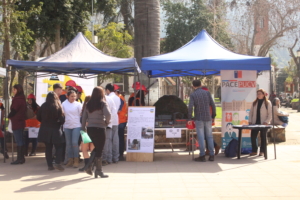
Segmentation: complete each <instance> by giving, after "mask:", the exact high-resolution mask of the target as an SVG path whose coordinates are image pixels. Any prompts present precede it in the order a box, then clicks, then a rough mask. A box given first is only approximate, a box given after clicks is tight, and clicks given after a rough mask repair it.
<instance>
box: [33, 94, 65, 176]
mask: <svg viewBox="0 0 300 200" xmlns="http://www.w3.org/2000/svg"><path fill="white" fill-rule="evenodd" d="M37 119H38V120H39V121H40V122H41V126H40V130H39V135H38V141H39V142H44V143H45V146H46V152H45V154H46V160H47V165H48V170H54V169H57V170H59V171H63V170H64V168H63V167H62V166H61V164H60V163H61V162H62V151H63V143H64V142H65V137H64V135H63V132H62V129H61V126H62V125H63V124H64V122H65V116H64V112H63V109H62V106H61V103H60V100H59V98H58V96H57V95H56V94H55V93H54V92H49V93H48V95H47V97H46V102H45V103H43V105H42V106H41V108H40V109H39V111H38V114H37ZM53 145H54V147H55V150H56V151H55V164H54V165H53V164H52V148H53Z"/></svg>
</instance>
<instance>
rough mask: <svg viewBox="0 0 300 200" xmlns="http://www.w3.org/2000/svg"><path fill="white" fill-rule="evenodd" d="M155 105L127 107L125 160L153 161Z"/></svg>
mask: <svg viewBox="0 0 300 200" xmlns="http://www.w3.org/2000/svg"><path fill="white" fill-rule="evenodd" d="M154 123H155V107H152V106H141V107H140V106H130V107H128V124H127V139H126V143H127V145H126V151H127V155H126V161H130V162H153V154H154V134H155V129H154Z"/></svg>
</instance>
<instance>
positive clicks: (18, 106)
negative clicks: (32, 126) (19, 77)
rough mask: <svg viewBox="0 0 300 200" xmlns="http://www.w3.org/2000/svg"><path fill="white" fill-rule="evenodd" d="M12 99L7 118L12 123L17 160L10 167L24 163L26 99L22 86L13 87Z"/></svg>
mask: <svg viewBox="0 0 300 200" xmlns="http://www.w3.org/2000/svg"><path fill="white" fill-rule="evenodd" d="M13 94H14V98H13V100H12V104H11V107H10V113H9V114H8V118H9V119H10V120H11V123H12V130H13V134H14V138H15V141H16V143H17V160H16V161H14V162H12V163H11V164H12V165H16V164H23V163H25V157H24V152H25V143H24V136H23V134H24V128H25V120H26V110H27V106H26V98H25V95H24V90H23V87H22V85H20V84H16V85H14V86H13Z"/></svg>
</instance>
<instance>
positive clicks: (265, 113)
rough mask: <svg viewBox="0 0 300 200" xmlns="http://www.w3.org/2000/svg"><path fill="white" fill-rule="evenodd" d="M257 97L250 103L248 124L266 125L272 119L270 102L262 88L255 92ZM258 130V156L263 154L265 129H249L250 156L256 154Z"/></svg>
mask: <svg viewBox="0 0 300 200" xmlns="http://www.w3.org/2000/svg"><path fill="white" fill-rule="evenodd" d="M256 94H257V98H256V99H255V101H254V102H253V103H252V106H251V109H250V113H249V124H259V125H268V124H270V122H271V119H272V104H271V102H270V101H269V100H268V98H267V95H266V91H265V90H264V89H259V90H257V92H256ZM258 132H260V135H261V145H260V152H259V156H263V155H264V152H265V148H266V147H265V145H264V144H266V137H265V135H266V133H267V130H265V129H262V130H251V144H252V152H251V153H250V156H255V155H257V149H258V147H257V143H256V138H257V135H258Z"/></svg>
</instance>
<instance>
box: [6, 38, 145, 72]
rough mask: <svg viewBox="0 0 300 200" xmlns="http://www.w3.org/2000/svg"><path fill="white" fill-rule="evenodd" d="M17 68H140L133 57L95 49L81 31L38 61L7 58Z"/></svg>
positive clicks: (67, 70) (45, 70)
mask: <svg viewBox="0 0 300 200" xmlns="http://www.w3.org/2000/svg"><path fill="white" fill-rule="evenodd" d="M6 63H7V65H11V66H13V67H15V68H17V69H23V70H26V71H37V72H50V73H63V74H64V73H81V74H99V73H127V72H134V70H135V69H137V71H138V72H140V69H139V67H138V65H137V63H136V61H135V58H116V57H112V56H109V55H106V54H104V53H103V52H102V51H100V50H99V49H97V48H96V47H95V46H94V45H93V44H92V43H91V42H90V41H89V40H88V39H87V38H86V37H84V35H83V34H82V33H78V34H77V36H76V37H75V38H74V39H73V40H72V41H71V42H70V43H69V44H68V45H67V46H65V47H64V48H63V49H61V50H60V51H58V52H56V53H54V54H53V55H51V56H49V57H47V58H44V59H42V60H40V61H19V60H7V62H6Z"/></svg>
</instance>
